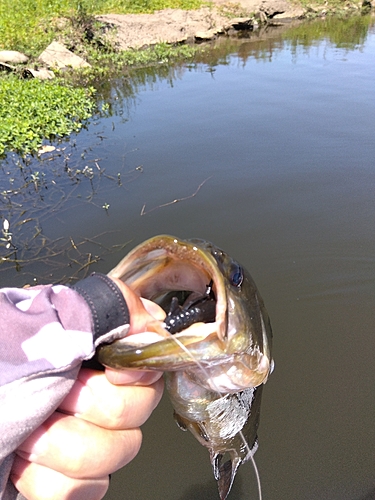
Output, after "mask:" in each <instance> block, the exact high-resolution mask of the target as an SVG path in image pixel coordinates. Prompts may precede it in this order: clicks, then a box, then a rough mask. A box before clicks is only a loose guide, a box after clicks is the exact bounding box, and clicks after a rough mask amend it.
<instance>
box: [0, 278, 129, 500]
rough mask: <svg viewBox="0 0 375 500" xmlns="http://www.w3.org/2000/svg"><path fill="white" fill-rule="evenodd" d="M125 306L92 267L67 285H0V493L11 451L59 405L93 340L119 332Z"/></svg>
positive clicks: (7, 485) (7, 497) (4, 494)
mask: <svg viewBox="0 0 375 500" xmlns="http://www.w3.org/2000/svg"><path fill="white" fill-rule="evenodd" d="M128 328H129V312H128V309H127V306H126V303H125V300H124V298H123V296H122V294H121V292H120V290H119V288H118V287H117V285H115V283H114V282H113V281H112V280H110V279H109V278H108V277H107V276H105V275H101V274H94V275H92V276H90V277H89V278H86V279H85V280H82V281H81V282H78V283H77V284H76V285H74V287H73V288H68V287H66V286H62V285H55V286H53V285H46V286H37V287H31V288H28V289H15V288H3V289H0V429H1V432H0V499H1V500H13V499H15V498H17V491H16V489H15V488H14V486H13V485H12V483H11V482H10V481H9V480H8V476H9V472H10V469H11V465H12V462H13V454H14V451H15V450H16V449H17V448H18V446H19V445H20V444H21V443H22V442H23V441H24V440H25V439H26V438H27V437H28V436H29V435H30V434H31V433H32V432H33V431H34V430H35V429H37V428H38V427H39V426H40V425H41V424H42V423H43V422H44V421H45V420H46V419H47V418H48V417H49V416H50V415H51V414H52V413H53V412H54V411H55V410H56V409H57V408H58V406H59V404H60V403H61V401H62V400H63V399H64V398H65V396H66V395H67V394H68V393H69V391H70V390H71V388H72V386H73V384H74V382H75V380H76V378H77V375H78V372H79V369H80V367H81V363H82V361H84V360H87V359H90V358H91V357H92V356H93V355H94V353H95V347H96V345H98V344H99V343H100V342H101V341H102V340H103V339H105V340H106V341H108V340H113V339H115V338H119V337H122V336H125V335H126V333H127V331H128Z"/></svg>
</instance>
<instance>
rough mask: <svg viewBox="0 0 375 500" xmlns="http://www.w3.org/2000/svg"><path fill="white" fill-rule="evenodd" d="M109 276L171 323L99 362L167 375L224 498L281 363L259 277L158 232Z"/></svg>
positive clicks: (109, 348) (211, 250)
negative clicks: (156, 307)
mask: <svg viewBox="0 0 375 500" xmlns="http://www.w3.org/2000/svg"><path fill="white" fill-rule="evenodd" d="M108 275H109V276H110V277H115V278H119V279H121V280H122V281H123V282H124V283H126V284H127V285H128V286H130V288H132V290H134V291H135V292H136V293H137V294H138V295H139V296H141V297H144V298H147V299H150V300H153V301H155V302H157V303H159V304H160V305H162V306H163V307H164V308H165V310H166V313H167V316H166V319H165V322H164V324H162V326H161V327H160V328H159V329H158V331H157V332H156V333H154V334H153V336H152V335H151V337H152V338H151V337H147V340H146V337H145V336H143V337H142V335H143V334H140V337H139V336H138V335H133V336H128V337H125V338H124V339H120V340H116V341H115V342H113V343H112V344H108V345H103V346H101V347H100V348H99V350H98V353H97V356H98V360H99V362H100V363H102V364H103V365H104V366H107V367H111V368H116V369H122V368H138V369H139V368H142V369H147V370H162V371H164V372H165V383H166V389H167V392H168V394H169V397H170V399H171V402H172V406H173V408H174V418H175V420H176V422H177V424H178V426H179V427H180V428H181V429H183V430H189V431H190V432H191V433H192V434H193V435H194V436H195V438H196V439H197V440H198V441H199V443H201V444H202V445H203V446H205V447H206V448H208V450H209V453H210V460H211V465H212V469H213V473H214V477H215V479H216V481H217V484H218V490H219V496H220V499H221V500H225V499H226V498H227V497H228V495H229V492H230V490H231V488H232V485H233V481H234V479H235V476H236V473H237V471H238V468H239V466H240V465H241V464H242V463H244V462H246V461H248V460H250V459H251V460H252V461H253V455H254V453H255V451H256V450H257V448H258V438H257V431H258V426H259V417H260V403H261V396H262V390H263V385H264V384H265V382H266V381H267V379H268V376H269V374H270V373H271V372H272V370H273V365H274V362H273V358H272V353H271V351H272V329H271V324H270V320H269V317H268V314H267V311H266V308H265V306H264V302H263V300H262V298H261V296H260V294H259V291H258V289H257V287H256V285H255V283H254V281H253V279H252V277H251V275H250V273H249V272H248V271H247V270H246V269H245V268H244V267H243V266H242V265H241V264H239V263H238V262H237V261H236V260H234V259H233V258H232V257H230V256H229V255H228V254H227V253H225V252H224V251H223V250H221V249H220V248H218V247H217V246H215V245H214V244H213V243H211V242H208V241H206V240H203V239H189V240H183V239H179V238H177V237H174V236H169V235H159V236H155V237H153V238H150V239H149V240H146V241H145V242H143V243H141V244H140V245H138V246H137V247H136V248H134V249H133V250H132V251H130V253H129V254H127V255H126V256H125V257H124V258H123V259H122V260H121V261H120V263H119V264H118V265H117V266H116V267H115V268H114V269H113V270H112V271H110V272H109V274H108ZM212 306H214V307H212Z"/></svg>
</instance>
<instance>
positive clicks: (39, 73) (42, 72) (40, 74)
mask: <svg viewBox="0 0 375 500" xmlns="http://www.w3.org/2000/svg"><path fill="white" fill-rule="evenodd" d="M22 76H23V78H38V79H39V80H52V79H53V78H55V73H54V72H53V71H50V70H49V69H47V68H39V69H32V68H25V69H24V70H23V71H22Z"/></svg>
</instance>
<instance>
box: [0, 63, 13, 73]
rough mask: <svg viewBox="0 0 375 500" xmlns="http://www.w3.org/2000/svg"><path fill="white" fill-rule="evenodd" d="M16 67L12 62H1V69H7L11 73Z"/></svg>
mask: <svg viewBox="0 0 375 500" xmlns="http://www.w3.org/2000/svg"><path fill="white" fill-rule="evenodd" d="M15 69H16V68H15V67H14V66H11V65H10V64H7V63H2V62H0V71H6V72H7V73H11V72H12V71H14V70H15Z"/></svg>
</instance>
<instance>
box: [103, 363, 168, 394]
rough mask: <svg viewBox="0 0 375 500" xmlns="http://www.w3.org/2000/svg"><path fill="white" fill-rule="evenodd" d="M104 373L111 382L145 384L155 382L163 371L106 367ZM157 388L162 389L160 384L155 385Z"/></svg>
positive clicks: (116, 383) (117, 383)
mask: <svg viewBox="0 0 375 500" xmlns="http://www.w3.org/2000/svg"><path fill="white" fill-rule="evenodd" d="M105 374H106V377H107V378H108V380H109V381H110V382H111V384H115V385H120V384H125V385H135V386H145V385H152V384H155V383H156V382H157V381H158V380H159V379H160V378H161V377H162V375H163V372H159V371H155V370H149V371H147V370H131V369H128V370H126V369H125V370H114V369H112V368H106V369H105ZM157 389H158V390H160V389H161V390H162V389H163V388H162V387H160V384H159V385H158V386H157Z"/></svg>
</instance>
